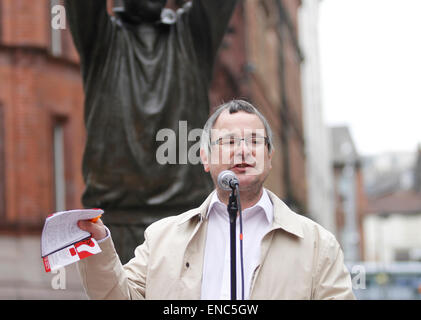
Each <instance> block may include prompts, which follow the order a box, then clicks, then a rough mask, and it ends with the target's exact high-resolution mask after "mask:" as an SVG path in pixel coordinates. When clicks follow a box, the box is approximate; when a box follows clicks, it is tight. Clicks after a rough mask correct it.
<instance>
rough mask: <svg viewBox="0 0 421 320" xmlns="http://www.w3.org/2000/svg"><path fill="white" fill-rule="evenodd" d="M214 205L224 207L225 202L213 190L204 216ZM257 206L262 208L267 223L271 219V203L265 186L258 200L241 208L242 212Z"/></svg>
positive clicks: (252, 209) (254, 208)
mask: <svg viewBox="0 0 421 320" xmlns="http://www.w3.org/2000/svg"><path fill="white" fill-rule="evenodd" d="M214 206H222V207H224V208H226V204H224V203H223V202H221V201H220V200H219V198H218V193H217V192H216V191H215V192H214V193H213V195H212V198H211V201H210V203H209V207H208V211H207V213H206V218H208V216H209V213H210V211H211V210H212V209H213V208H214ZM257 208H261V209H263V211H264V213H265V216H266V219H267V221H268V222H269V223H272V221H273V204H272V201H271V200H270V198H269V195H268V193H267V191H266V189H265V188H263V193H262V196H261V197H260V200H259V201H258V202H257V203H256V204H255V205H254V206H253V207H250V208H247V209H244V210H242V213H243V214H247V212H250V211H254V210H256V209H257Z"/></svg>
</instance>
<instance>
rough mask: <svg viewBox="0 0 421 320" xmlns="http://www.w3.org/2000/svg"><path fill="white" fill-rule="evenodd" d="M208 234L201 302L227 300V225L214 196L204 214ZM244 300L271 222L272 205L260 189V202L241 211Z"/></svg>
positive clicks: (228, 277)
mask: <svg viewBox="0 0 421 320" xmlns="http://www.w3.org/2000/svg"><path fill="white" fill-rule="evenodd" d="M207 218H208V219H209V221H208V230H207V235H206V246H205V255H204V264H203V278H202V296H201V298H202V300H218V299H224V300H229V299H231V280H230V277H231V264H230V225H229V216H228V212H227V206H226V205H225V204H224V203H222V202H221V201H219V198H218V195H217V192H215V193H214V195H213V197H212V200H211V202H210V204H209V209H208V212H207ZM242 220H243V262H244V299H246V300H247V299H248V298H249V296H250V286H251V280H252V279H251V278H252V276H253V273H254V270H255V269H256V267H257V266H258V265H259V263H260V244H261V241H262V238H263V237H264V235H265V234H266V233H267V232H268V231H269V229H270V228H271V226H272V221H273V204H272V202H271V200H270V198H269V196H268V194H267V192H266V190H265V189H263V194H262V197H261V198H260V200H259V201H258V202H257V203H256V204H255V205H254V206H253V207H251V208H248V209H245V210H243V211H242ZM236 222H237V233H236V234H237V236H236V239H237V241H236V244H237V261H236V266H237V299H238V300H240V299H241V265H240V263H241V258H240V240H239V233H240V231H239V230H240V223H239V219H238V218H237V220H236Z"/></svg>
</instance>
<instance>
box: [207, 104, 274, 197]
mask: <svg viewBox="0 0 421 320" xmlns="http://www.w3.org/2000/svg"><path fill="white" fill-rule="evenodd" d="M265 137H266V130H265V127H264V125H263V123H262V121H261V120H260V118H259V117H258V116H257V115H255V114H250V113H246V112H243V111H239V112H237V113H233V114H230V113H229V111H228V110H225V111H223V112H222V113H221V114H220V115H219V117H218V119H217V120H216V122H215V124H214V127H213V129H212V131H211V144H212V145H211V152H210V154H208V155H206V153H205V152H204V150H201V153H200V154H201V159H202V162H203V165H204V169H205V171H206V172H210V174H211V176H212V180H213V182H214V183H215V185H216V186H217V180H218V175H219V173H220V172H222V171H223V170H231V171H233V172H234V173H235V174H236V176H237V178H238V180H239V184H240V191H243V190H244V191H246V190H254V191H259V190H260V189H261V188H262V186H263V183H264V181H265V180H266V177H267V176H268V174H269V171H270V169H271V168H272V164H271V159H272V153H271V154H269V151H268V147H267V144H266V143H265V142H263V143H262V141H264V138H265ZM241 139H245V140H241Z"/></svg>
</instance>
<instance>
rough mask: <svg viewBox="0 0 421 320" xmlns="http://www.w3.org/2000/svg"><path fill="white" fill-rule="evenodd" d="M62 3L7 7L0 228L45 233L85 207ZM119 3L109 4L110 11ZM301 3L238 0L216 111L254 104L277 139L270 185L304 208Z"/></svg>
mask: <svg viewBox="0 0 421 320" xmlns="http://www.w3.org/2000/svg"><path fill="white" fill-rule="evenodd" d="M59 3H60V2H59V0H37V1H31V0H0V228H1V229H3V230H4V229H7V230H10V229H16V228H17V229H20V228H39V227H41V226H42V224H43V221H44V218H45V216H46V215H47V214H48V213H50V212H53V211H55V210H61V209H69V208H78V207H81V201H80V198H81V195H82V192H83V189H84V183H83V179H82V174H81V159H82V154H83V149H84V141H85V127H84V121H83V114H84V113H83V89H82V81H81V76H80V71H79V65H78V55H77V53H76V51H75V49H74V47H73V43H72V39H71V36H70V33H69V30H68V29H66V30H61V31H59V30H57V31H56V30H52V28H51V27H50V23H51V19H52V16H53V14H52V13H51V8H52V6H54V5H56V4H59ZM111 6H112V3H111V1H109V7H110V8H111ZM299 6H300V0H244V1H240V2H239V5H238V7H237V10H236V12H235V14H234V16H233V19H232V23H231V26H230V28H229V30H228V32H227V35H226V38H225V40H224V43H223V45H222V48H221V50H220V57H219V60H218V62H217V66H216V69H215V77H214V84H213V87H212V90H211V93H210V100H211V106H212V107H215V106H216V105H218V104H219V103H221V102H222V101H227V100H230V99H232V98H245V99H248V100H250V101H251V102H252V103H254V104H255V105H256V106H258V107H259V108H260V109H261V111H262V112H263V113H264V114H265V115H266V116H267V118H268V119H269V121H270V122H271V125H272V128H273V130H274V138H275V149H276V155H275V156H274V158H273V170H272V174H271V175H270V177H269V179H268V182H267V185H268V187H269V188H270V189H272V190H273V191H274V192H275V193H277V194H278V195H279V196H280V197H281V198H283V199H284V200H286V201H287V202H288V203H289V204H291V205H293V206H294V207H295V208H296V209H298V210H299V212H301V213H304V212H305V209H306V174H305V151H304V135H303V125H302V107H301V88H300V64H301V60H302V57H301V53H300V49H299V45H298V41H297V10H298V8H299Z"/></svg>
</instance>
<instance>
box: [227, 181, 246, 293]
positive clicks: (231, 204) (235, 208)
mask: <svg viewBox="0 0 421 320" xmlns="http://www.w3.org/2000/svg"><path fill="white" fill-rule="evenodd" d="M237 197H238V199H237ZM227 207H228V213H229V220H230V254H231V257H230V260H231V300H237V240H236V218H237V212H239V218H240V258H241V260H240V263H241V288H242V290H241V300H244V263H243V222H242V217H241V214H242V213H241V201H240V188H239V186H238V183H235V184H233V185H231V195H230V197H229V200H228V206H227Z"/></svg>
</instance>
